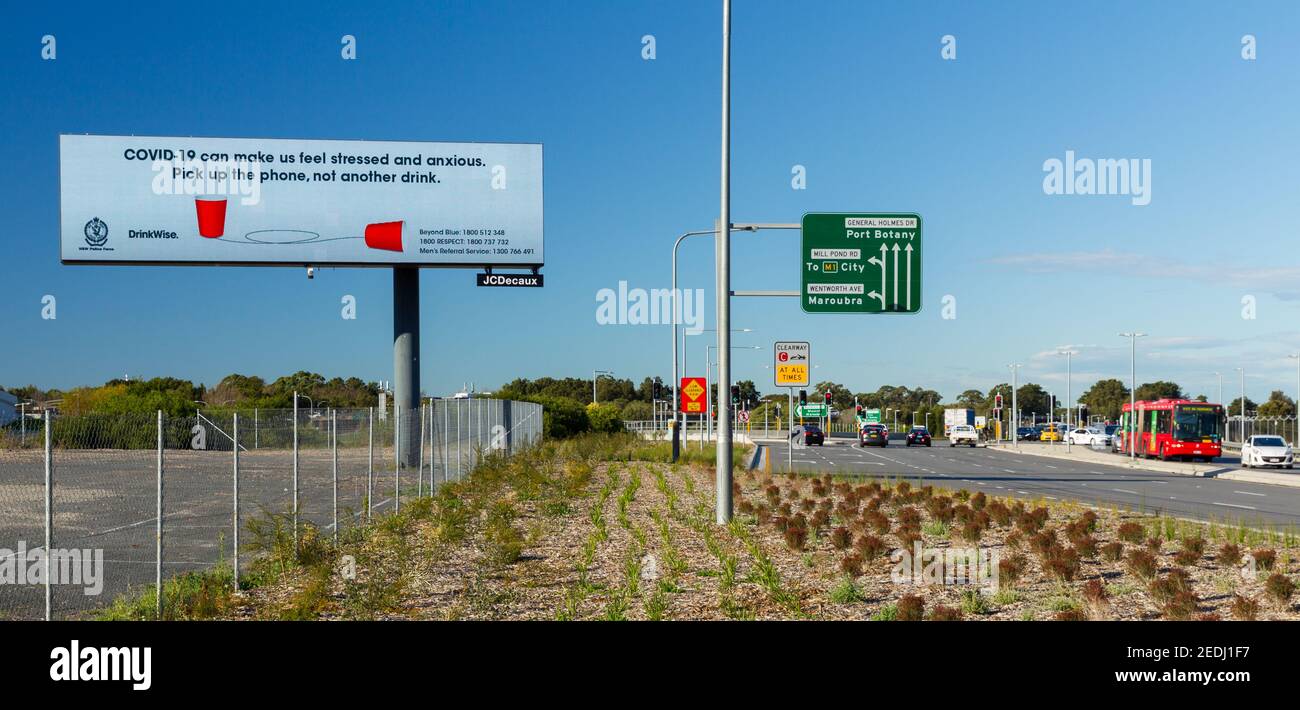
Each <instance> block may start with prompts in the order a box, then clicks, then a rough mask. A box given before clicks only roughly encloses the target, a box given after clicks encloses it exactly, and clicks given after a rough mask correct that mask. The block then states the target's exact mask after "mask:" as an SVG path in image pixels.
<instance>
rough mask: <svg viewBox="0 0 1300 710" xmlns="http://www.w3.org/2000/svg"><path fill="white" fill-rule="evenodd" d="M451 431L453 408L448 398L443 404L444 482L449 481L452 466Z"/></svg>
mask: <svg viewBox="0 0 1300 710" xmlns="http://www.w3.org/2000/svg"><path fill="white" fill-rule="evenodd" d="M450 432H451V409H450V408H449V407H448V406H447V402H446V400H443V404H442V482H443V483H446V482H447V471H448V469H450V468H451V448H450V445H451V439H449V438H447V435H448V433H450Z"/></svg>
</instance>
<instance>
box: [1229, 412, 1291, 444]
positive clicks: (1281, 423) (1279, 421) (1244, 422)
mask: <svg viewBox="0 0 1300 710" xmlns="http://www.w3.org/2000/svg"><path fill="white" fill-rule="evenodd" d="M1225 427H1226V429H1227V430H1226V431H1225V432H1224V437H1223V439H1224V441H1225V442H1226V443H1230V444H1233V445H1235V446H1240V445H1241V442H1243V441H1245V440H1246V439H1247V438H1250V437H1251V436H1254V435H1256V434H1269V435H1273V436H1280V437H1282V438H1283V439H1286V440H1287V441H1289V442H1291V443H1292V444H1293V445H1295V443H1296V418H1295V417H1292V416H1288V417H1255V416H1250V415H1249V413H1247V416H1245V417H1242V416H1241V415H1240V414H1237V415H1231V416H1229V417H1228V418H1227V423H1226V425H1225Z"/></svg>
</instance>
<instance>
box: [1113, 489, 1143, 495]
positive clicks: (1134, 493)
mask: <svg viewBox="0 0 1300 710" xmlns="http://www.w3.org/2000/svg"><path fill="white" fill-rule="evenodd" d="M1111 490H1112V491H1115V492H1116V493H1127V494H1129V495H1132V496H1140V495H1142V494H1141V493H1138V492H1137V491H1130V490H1128V489H1127V488H1112V489H1111Z"/></svg>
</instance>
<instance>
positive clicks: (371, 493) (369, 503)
mask: <svg viewBox="0 0 1300 710" xmlns="http://www.w3.org/2000/svg"><path fill="white" fill-rule="evenodd" d="M367 428H368V429H370V457H369V463H368V464H367V465H366V522H370V519H371V517H372V516H373V514H374V509H375V408H374V407H371V408H370V416H369V418H368V419H367Z"/></svg>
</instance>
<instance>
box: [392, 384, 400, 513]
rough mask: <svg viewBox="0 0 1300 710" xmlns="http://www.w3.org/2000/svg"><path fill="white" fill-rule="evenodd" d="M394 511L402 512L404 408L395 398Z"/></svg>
mask: <svg viewBox="0 0 1300 710" xmlns="http://www.w3.org/2000/svg"><path fill="white" fill-rule="evenodd" d="M393 512H394V513H400V512H402V408H401V407H399V406H397V400H396V399H394V400H393Z"/></svg>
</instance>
